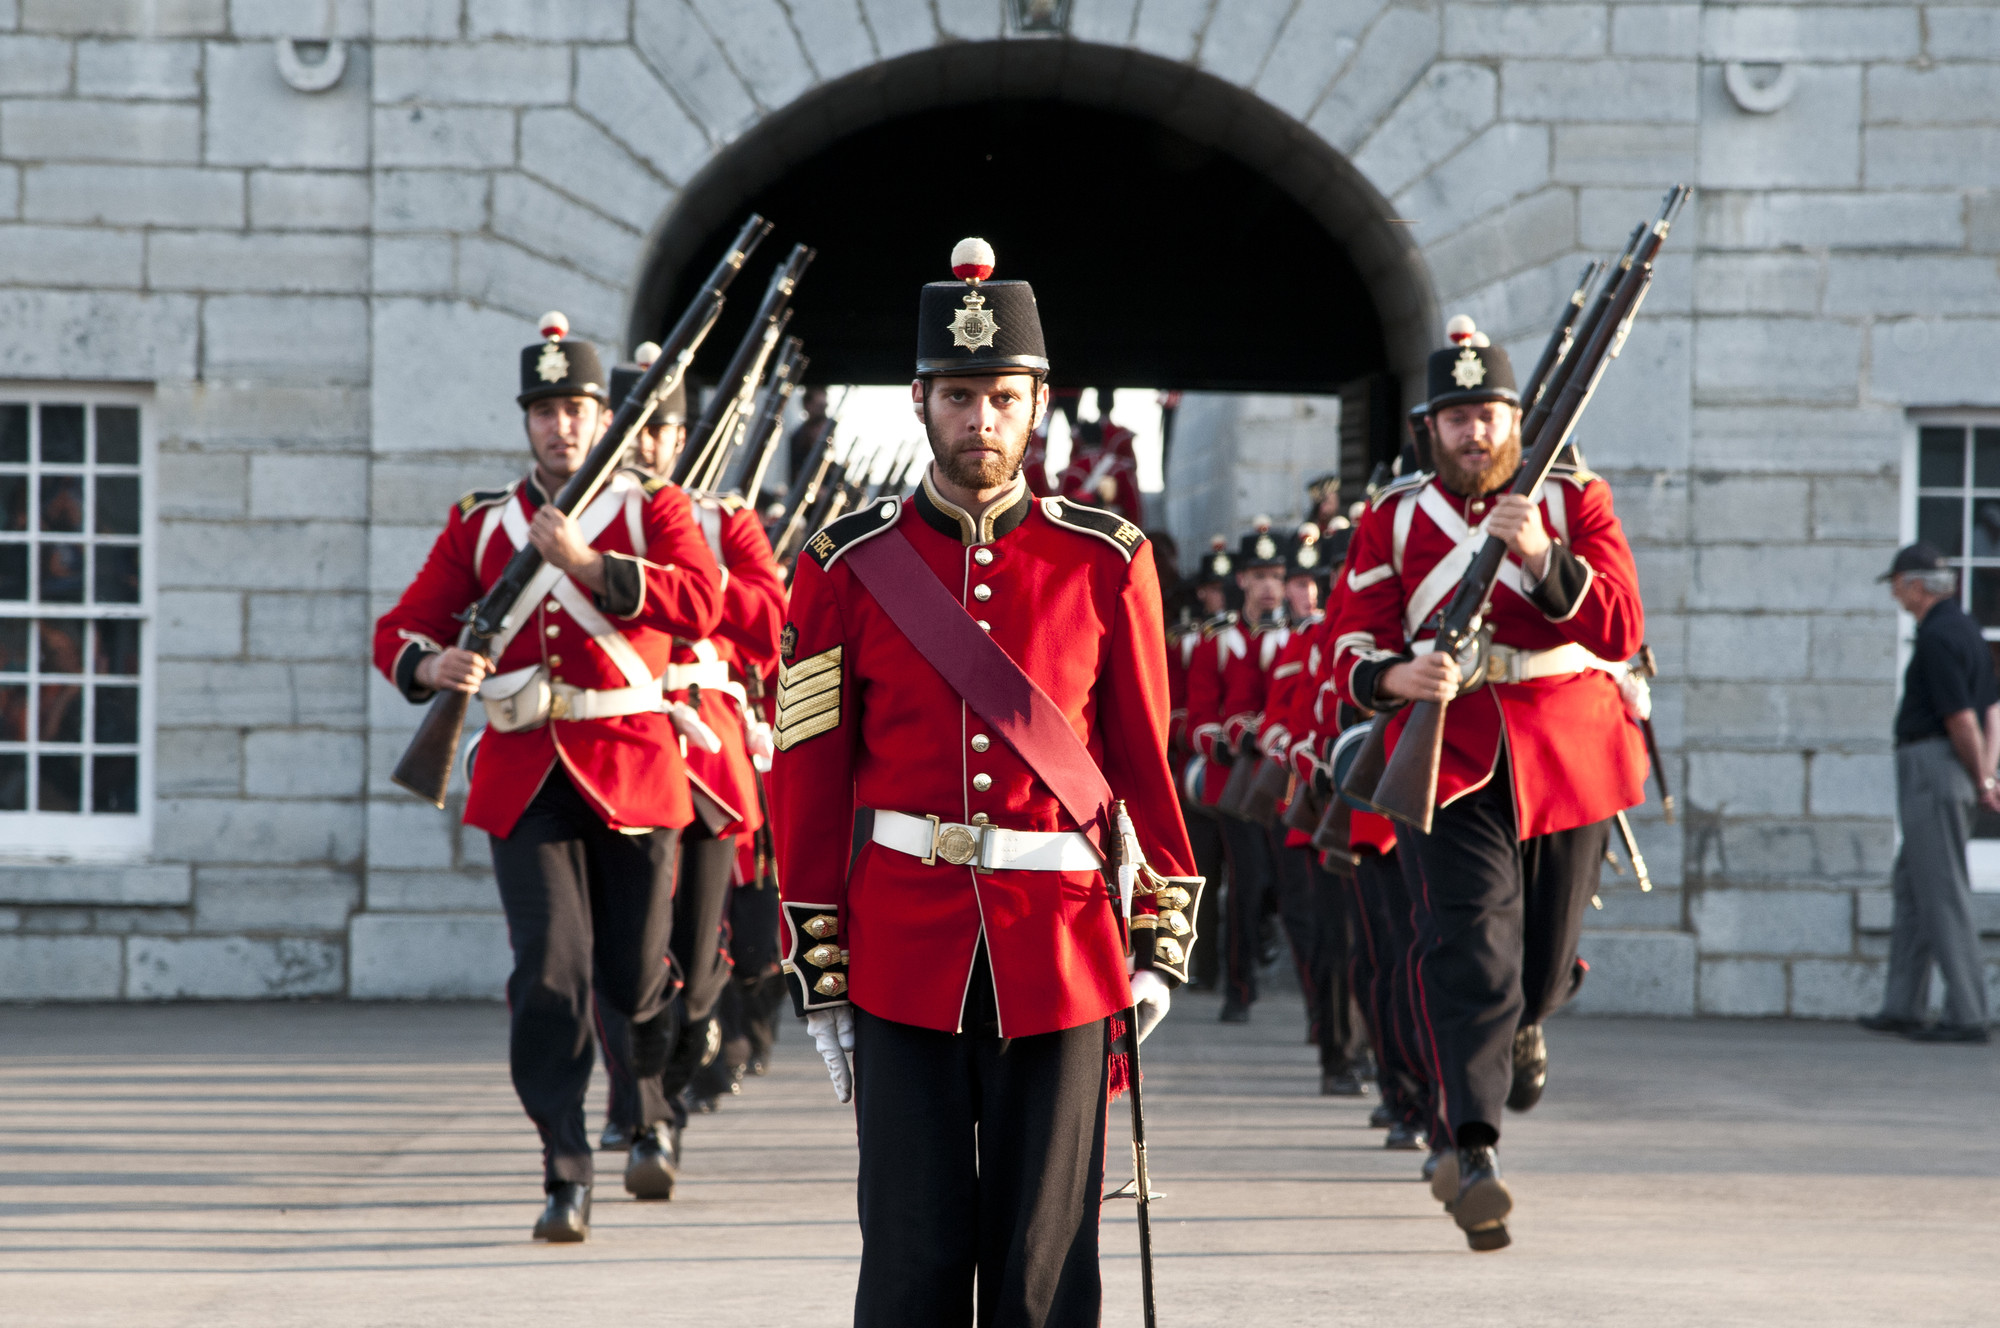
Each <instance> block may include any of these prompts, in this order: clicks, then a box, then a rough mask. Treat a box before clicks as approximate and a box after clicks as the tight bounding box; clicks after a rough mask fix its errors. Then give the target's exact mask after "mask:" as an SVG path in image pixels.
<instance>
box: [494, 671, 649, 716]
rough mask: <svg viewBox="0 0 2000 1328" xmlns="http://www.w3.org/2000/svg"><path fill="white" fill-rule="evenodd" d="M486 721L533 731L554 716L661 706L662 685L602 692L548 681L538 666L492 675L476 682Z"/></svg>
mask: <svg viewBox="0 0 2000 1328" xmlns="http://www.w3.org/2000/svg"><path fill="white" fill-rule="evenodd" d="M479 701H480V704H481V705H483V706H485V707H486V722H487V724H488V725H490V726H491V727H492V728H493V729H494V730H495V731H497V732H500V733H514V732H518V731H519V730H521V729H532V728H536V727H539V726H540V725H543V724H546V723H548V722H549V721H550V720H552V719H572V720H573V719H613V718H616V717H617V716H619V715H639V714H645V713H646V712H648V711H653V710H659V709H661V708H662V705H663V702H662V701H661V697H660V684H659V683H658V682H653V683H650V684H648V685H645V686H633V687H613V688H610V689H608V690H605V691H601V692H592V691H586V690H585V689H584V688H581V687H572V686H570V685H569V684H568V683H566V682H554V681H551V680H550V678H549V675H548V672H547V671H546V670H545V669H543V668H542V666H541V665H539V664H531V665H529V666H528V667H527V668H524V669H514V670H511V671H509V672H507V673H496V674H494V675H492V676H491V677H489V678H487V679H486V680H485V681H484V682H482V683H481V684H480V685H479Z"/></svg>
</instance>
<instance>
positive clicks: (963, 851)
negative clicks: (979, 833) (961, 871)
mask: <svg viewBox="0 0 2000 1328" xmlns="http://www.w3.org/2000/svg"><path fill="white" fill-rule="evenodd" d="M937 855H938V856H939V857H941V858H943V859H944V860H945V861H946V862H949V863H950V864H951V865H952V866H954V867H963V866H964V865H965V864H966V863H968V862H971V861H972V860H973V859H974V858H975V857H978V856H979V841H978V840H977V839H976V838H974V837H973V833H972V831H970V830H968V829H966V828H965V827H964V826H962V825H948V826H946V827H944V829H943V830H942V831H940V832H939V834H938V837H937Z"/></svg>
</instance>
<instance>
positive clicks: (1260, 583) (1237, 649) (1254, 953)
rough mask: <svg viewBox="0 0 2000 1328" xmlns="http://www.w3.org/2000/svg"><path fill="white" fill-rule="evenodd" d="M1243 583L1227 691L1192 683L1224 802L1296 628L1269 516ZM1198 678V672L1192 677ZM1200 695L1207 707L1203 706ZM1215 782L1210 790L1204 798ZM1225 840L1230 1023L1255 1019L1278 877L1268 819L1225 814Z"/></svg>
mask: <svg viewBox="0 0 2000 1328" xmlns="http://www.w3.org/2000/svg"><path fill="white" fill-rule="evenodd" d="M1235 578H1236V585H1237V588H1238V589H1239V590H1241V591H1242V592H1243V608H1242V611H1241V614H1240V616H1239V619H1238V621H1237V622H1236V623H1235V624H1234V625H1232V626H1230V627H1227V628H1225V629H1224V630H1223V631H1222V632H1221V633H1220V634H1219V635H1218V636H1217V638H1216V657H1217V660H1218V663H1219V665H1220V668H1221V690H1220V693H1219V695H1216V696H1215V697H1214V698H1213V704H1212V708H1211V706H1210V704H1209V697H1208V696H1207V694H1206V693H1205V692H1204V693H1203V694H1201V695H1200V696H1199V697H1198V696H1197V695H1196V693H1195V691H1194V689H1193V687H1192V685H1191V686H1190V688H1189V699H1188V718H1189V720H1190V721H1191V722H1192V723H1193V724H1194V726H1195V728H1194V733H1195V744H1196V746H1197V747H1198V748H1199V749H1200V750H1201V753H1202V755H1203V756H1204V757H1206V758H1207V760H1208V763H1209V765H1210V766H1211V767H1213V768H1212V769H1211V770H1210V771H1209V772H1208V774H1207V777H1206V778H1207V782H1208V784H1209V786H1211V787H1213V789H1214V792H1215V794H1216V800H1217V802H1218V804H1219V802H1220V795H1221V792H1222V790H1223V787H1225V786H1226V782H1227V779H1228V776H1229V775H1230V773H1232V772H1233V771H1234V770H1235V767H1236V764H1237V763H1238V762H1240V761H1251V762H1254V761H1255V760H1256V759H1257V756H1258V752H1257V745H1256V741H1257V720H1258V716H1259V714H1260V713H1261V711H1262V710H1263V708H1264V689H1265V686H1266V684H1267V683H1268V681H1269V675H1270V670H1271V665H1272V663H1273V661H1274V660H1275V659H1276V657H1277V653H1278V651H1279V649H1281V648H1282V647H1283V646H1284V644H1285V641H1286V640H1287V639H1288V636H1289V630H1288V628H1287V626H1286V619H1285V552H1284V545H1283V544H1282V543H1281V542H1280V541H1279V539H1278V537H1277V536H1276V535H1274V534H1272V533H1271V521H1270V518H1269V517H1261V516H1260V517H1258V518H1257V519H1256V520H1255V522H1253V529H1252V530H1251V531H1250V533H1249V534H1246V535H1245V536H1243V539H1242V542H1241V543H1240V544H1239V546H1238V548H1237V553H1236V558H1235ZM1190 684H1192V679H1190ZM1197 700H1200V701H1201V702H1202V703H1203V704H1202V706H1201V708H1199V709H1197V708H1196V702H1197ZM1207 792H1208V789H1207V788H1205V789H1204V795H1205V796H1204V801H1206V800H1207V798H1206V794H1207ZM1221 827H1222V841H1223V844H1224V846H1225V848H1226V850H1227V852H1228V855H1229V890H1228V895H1227V898H1226V899H1225V900H1224V903H1223V912H1224V914H1225V917H1226V922H1225V924H1224V928H1223V931H1224V936H1225V942H1224V967H1225V968H1226V970H1227V971H1226V975H1225V978H1224V981H1225V982H1226V984H1227V986H1226V989H1225V991H1224V993H1223V1002H1222V1011H1221V1014H1220V1016H1219V1017H1220V1018H1221V1020H1222V1022H1223V1023H1225V1024H1245V1023H1248V1022H1250V1007H1251V1006H1252V1005H1253V1004H1255V1003H1256V1000H1257V967H1258V965H1259V963H1260V962H1261V961H1262V959H1263V953H1262V931H1263V921H1264V909H1265V902H1266V896H1267V895H1268V894H1269V893H1270V892H1271V891H1272V890H1273V889H1275V888H1277V886H1278V884H1279V882H1278V863H1277V859H1276V857H1275V855H1274V853H1273V849H1272V845H1271V836H1270V834H1269V833H1268V832H1267V831H1266V830H1265V828H1264V827H1263V826H1261V825H1253V824H1251V823H1250V822H1248V821H1245V820H1242V819H1241V818H1239V817H1236V816H1231V815H1228V814H1226V813H1225V814H1223V815H1222V817H1221Z"/></svg>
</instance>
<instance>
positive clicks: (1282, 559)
mask: <svg viewBox="0 0 2000 1328" xmlns="http://www.w3.org/2000/svg"><path fill="white" fill-rule="evenodd" d="M1250 525H1251V529H1250V533H1249V534H1247V535H1245V536H1244V537H1243V539H1242V542H1241V543H1239V544H1238V545H1237V546H1236V570H1237V571H1239V572H1248V571H1250V570H1251V569H1253V568H1257V567H1283V566H1284V565H1285V564H1286V561H1287V559H1286V556H1285V546H1286V545H1287V544H1288V543H1289V541H1288V540H1285V539H1281V538H1280V537H1279V536H1276V535H1273V534H1272V533H1271V518H1270V517H1268V516H1260V517H1258V518H1257V519H1256V520H1255V521H1253V522H1251V523H1250ZM1313 533H1314V536H1315V537H1317V535H1318V533H1319V532H1318V530H1317V528H1315V530H1314V532H1313Z"/></svg>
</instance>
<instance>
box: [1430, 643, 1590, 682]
mask: <svg viewBox="0 0 2000 1328" xmlns="http://www.w3.org/2000/svg"><path fill="white" fill-rule="evenodd" d="M1436 649H1437V642H1436V641H1434V640H1433V641H1419V642H1417V643H1416V644H1414V645H1412V646H1411V647H1410V652H1411V653H1412V654H1416V655H1428V654H1430V653H1431V652H1432V651H1434V650H1436ZM1585 669H1603V670H1604V671H1605V672H1606V673H1610V674H1613V675H1617V674H1621V673H1623V672H1624V671H1625V670H1624V667H1623V666H1622V665H1618V664H1613V663H1611V662H1610V661H1609V660H1602V659H1599V658H1598V657H1597V656H1595V655H1593V654H1591V653H1590V652H1589V651H1588V650H1585V649H1584V648H1583V647H1582V646H1580V645H1578V644H1576V643H1575V642H1574V641H1572V642H1570V643H1569V644H1568V645H1562V646H1554V647H1552V648H1550V649H1548V650H1517V649H1515V648H1514V647H1513V646H1500V645H1496V646H1493V647H1491V651H1490V653H1489V655H1488V657H1487V664H1486V681H1488V682H1527V681H1529V680H1530V679H1533V678H1553V677H1556V676H1557V675H1559V674H1564V673H1581V672H1583V671H1584V670H1585Z"/></svg>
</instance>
